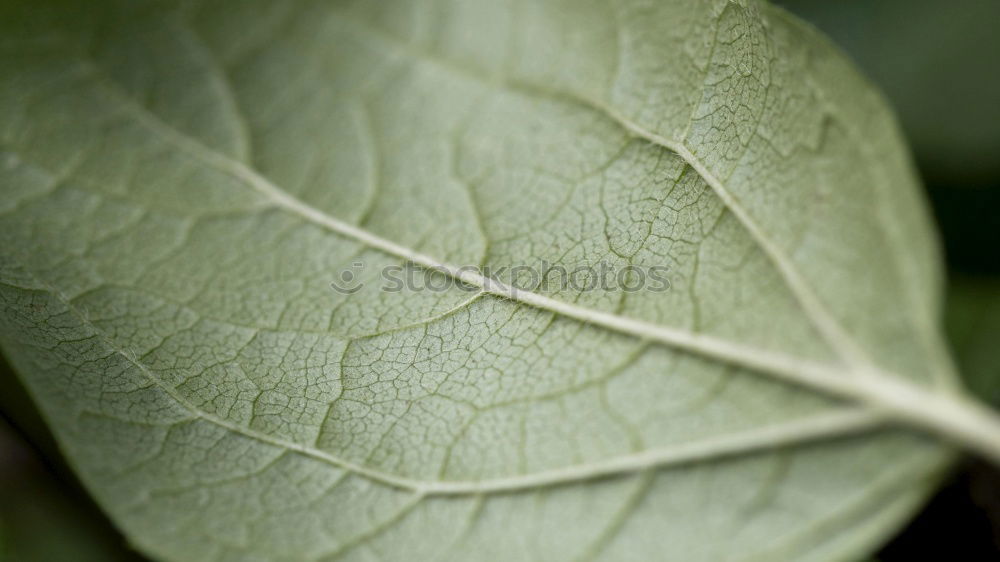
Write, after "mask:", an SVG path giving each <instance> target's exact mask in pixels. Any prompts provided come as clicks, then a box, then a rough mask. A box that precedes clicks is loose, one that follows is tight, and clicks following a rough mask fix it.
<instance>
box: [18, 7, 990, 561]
mask: <svg viewBox="0 0 1000 562" xmlns="http://www.w3.org/2000/svg"><path fill="white" fill-rule="evenodd" d="M0 21H2V22H3V27H4V29H3V34H2V36H0V50H2V51H3V58H2V59H0V61H2V62H0V151H2V155H0V185H2V186H3V189H4V197H3V198H2V199H0V248H2V251H0V279H2V283H3V284H2V285H0V287H2V288H0V299H2V301H3V306H4V314H3V319H2V324H0V341H2V342H3V346H4V348H5V350H6V351H7V352H8V353H9V354H10V356H11V358H12V361H13V363H14V364H15V366H16V367H17V368H18V370H19V372H20V373H21V374H22V376H23V378H24V379H25V381H26V383H27V385H28V387H29V388H30V390H31V392H32V393H33V395H34V396H35V398H36V399H37V400H38V401H39V402H40V404H41V406H42V409H43V411H44V413H45V415H46V416H47V418H48V420H49V422H50V423H51V425H52V426H53V427H54V430H55V433H56V435H57V437H58V439H59V440H60V442H61V444H62V446H63V447H64V449H65V451H66V453H67V455H68V457H69V458H70V459H71V461H72V462H73V463H74V465H75V467H76V469H77V470H78V471H79V473H80V475H81V478H82V479H83V480H84V482H85V483H86V484H87V485H88V487H89V488H90V489H91V490H92V492H93V493H94V495H95V496H96V498H97V499H98V501H99V502H100V503H101V504H102V505H103V506H104V507H105V508H106V509H107V510H108V512H109V513H110V514H111V516H112V518H113V519H114V520H115V521H116V522H117V523H118V524H119V525H120V526H121V527H122V529H123V530H124V531H125V533H126V534H127V535H128V536H129V537H130V539H131V540H132V541H133V542H134V543H135V544H137V545H138V546H139V547H141V548H142V549H143V550H144V551H145V552H147V553H150V554H152V555H154V556H157V557H159V558H162V559H169V560H241V561H244V560H332V559H344V560H376V559H389V560H404V559H406V560H463V561H465V560H547V561H548V560H575V559H587V558H597V559H602V560H644V559H648V560H684V561H686V562H693V561H698V560H710V561H715V560H726V559H747V560H784V559H799V560H841V559H845V558H848V557H855V556H861V555H864V554H866V553H868V552H870V551H871V550H872V549H874V548H875V547H876V546H877V545H878V544H879V543H880V541H882V540H883V539H884V538H885V537H886V536H887V534H889V533H891V532H892V531H893V530H894V529H895V528H896V527H898V526H899V525H900V524H902V522H903V521H905V519H906V518H907V517H908V516H909V515H910V514H911V513H912V512H913V510H914V509H915V508H916V507H917V506H918V505H919V504H920V502H921V501H922V499H923V498H924V497H925V495H926V494H927V493H928V492H929V491H930V490H931V488H932V486H933V484H934V482H935V480H936V478H937V477H938V475H939V474H940V471H941V470H942V468H943V467H944V466H945V465H946V463H947V461H948V459H949V458H950V451H951V449H950V446H948V445H947V444H944V443H942V442H941V441H940V440H939V438H938V437H936V436H945V437H947V438H948V439H950V440H955V441H958V442H961V443H963V444H966V445H968V446H971V447H973V448H976V449H977V450H980V451H983V452H985V453H987V454H992V455H994V456H995V457H996V456H1000V453H998V451H1000V432H998V431H997V430H996V429H995V428H996V427H998V424H997V423H996V421H995V419H994V418H992V414H989V413H987V412H985V411H984V410H982V409H981V407H979V406H977V405H975V404H973V403H971V402H969V401H967V400H966V399H965V398H962V397H960V396H959V395H958V394H957V393H956V392H955V388H954V386H955V383H956V378H955V376H954V375H953V373H952V371H951V369H950V366H949V362H948V358H947V355H946V354H945V353H944V352H943V350H942V349H943V347H942V345H941V344H940V341H939V340H940V337H939V328H938V325H937V324H938V316H939V314H940V310H939V309H940V302H939V292H940V271H939V264H938V261H939V260H938V256H937V253H936V245H935V244H936V243H935V240H934V235H933V233H932V229H931V228H930V226H929V223H928V220H927V213H926V210H925V208H924V205H923V202H922V201H921V199H920V197H919V191H918V189H917V186H916V184H915V180H914V175H913V172H912V170H911V167H910V164H909V161H908V159H907V155H906V152H905V150H904V149H903V147H902V143H901V140H900V138H899V134H898V131H897V128H896V125H895V124H894V122H893V120H892V119H891V117H890V116H889V113H888V111H887V110H886V108H885V107H884V104H883V102H882V100H881V99H880V97H879V96H878V95H877V94H876V93H875V92H873V91H872V89H871V88H870V87H869V86H868V85H867V84H866V83H865V82H864V81H863V80H861V79H860V78H859V77H858V76H857V74H856V73H855V71H854V70H853V69H852V68H851V67H850V65H849V64H848V63H846V62H845V61H844V60H843V58H842V57H841V56H840V55H839V54H838V53H836V52H835V51H834V50H833V49H832V48H831V47H830V45H829V44H828V43H827V42H826V41H825V40H823V39H822V38H820V37H818V36H817V35H816V34H815V32H814V31H812V30H811V29H808V28H806V27H804V26H802V25H801V24H799V23H798V22H797V21H796V20H794V19H792V18H791V17H789V16H787V15H785V14H784V13H783V12H780V11H778V10H777V9H776V8H774V7H772V6H770V5H769V4H767V3H761V2H753V1H748V2H725V1H715V2H707V1H706V2H701V1H699V2H694V1H690V2H688V1H684V2H682V1H658V2H641V1H638V0H634V1H633V0H620V1H611V0H605V1H581V0H574V1H572V2H571V1H569V0H564V1H557V0H545V1H536V0H521V1H516V0H505V1H501V0H476V1H470V0H453V1H438V2H416V1H413V2H405V1H379V2H360V1H359V2H353V3H352V2H338V3H324V2H280V3H277V2H271V3H265V2H240V3H209V2H203V3H202V2H185V3H183V5H175V4H174V3H171V2H156V3H149V4H146V3H134V2H122V3H120V4H114V5H105V4H102V3H96V4H95V3H86V4H82V3H81V4H79V5H71V6H69V7H60V8H53V7H51V6H49V7H39V6H38V5H36V4H31V5H29V7H25V8H23V9H16V8H12V9H9V10H8V13H5V14H2V15H0ZM543 260H544V261H545V262H548V263H550V264H558V265H562V266H565V267H566V268H567V269H569V270H573V269H574V268H577V267H580V266H587V265H591V266H592V265H596V264H601V263H605V264H611V265H613V266H615V267H618V268H622V267H625V266H628V265H633V266H639V267H647V268H648V267H652V266H668V267H669V280H670V289H669V290H668V291H665V292H662V291H660V292H657V291H639V292H635V293H624V292H622V291H618V290H589V291H588V290H574V289H572V288H565V287H548V286H547V287H540V288H536V289H535V290H522V291H515V290H513V289H512V288H511V287H510V286H509V285H506V284H503V283H486V281H487V280H486V279H484V278H483V277H482V276H481V275H479V274H477V273H475V272H471V271H470V270H469V269H461V268H462V266H468V265H484V266H491V267H494V268H499V267H511V266H516V265H535V264H537V263H539V262H541V261H543ZM407 261H410V262H414V263H415V264H417V265H418V266H421V267H424V268H432V269H434V270H436V271H437V273H435V275H436V276H437V277H438V278H439V279H445V278H447V277H448V276H452V277H458V278H460V279H461V280H462V281H463V282H464V283H465V284H464V285H453V286H452V288H451V289H450V290H445V291H427V290H424V291H418V290H409V291H405V292H396V293H393V292H385V291H382V290H381V289H380V286H381V284H380V283H379V279H378V277H379V272H380V271H381V270H382V269H383V268H384V267H387V266H392V265H398V264H401V263H404V262H407ZM353 264H360V265H359V266H358V267H357V268H356V269H357V270H358V272H359V275H360V276H361V280H362V281H365V283H364V285H363V288H362V289H360V290H358V291H357V292H354V293H353V294H341V293H338V292H335V291H333V290H331V288H330V283H331V282H332V281H334V280H336V278H337V276H339V275H340V274H341V272H342V271H344V270H345V269H352V268H354V267H355V266H354V265H353ZM907 427H912V428H915V429H916V430H914V429H906V428H907Z"/></svg>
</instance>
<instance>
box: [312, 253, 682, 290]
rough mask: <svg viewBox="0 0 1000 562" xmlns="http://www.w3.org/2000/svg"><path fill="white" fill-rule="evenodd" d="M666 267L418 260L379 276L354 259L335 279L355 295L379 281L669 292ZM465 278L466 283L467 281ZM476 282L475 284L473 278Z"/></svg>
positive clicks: (436, 286)
mask: <svg viewBox="0 0 1000 562" xmlns="http://www.w3.org/2000/svg"><path fill="white" fill-rule="evenodd" d="M669 271H670V268H669V267H667V266H665V265H654V266H648V267H647V266H638V265H631V264H625V265H619V264H611V263H607V262H599V263H597V264H593V265H578V266H574V267H566V266H563V265H559V264H551V263H549V262H547V261H545V260H542V261H540V262H539V263H537V264H535V265H515V266H499V267H491V266H483V267H478V266H473V265H468V266H464V267H460V268H457V269H456V270H448V269H445V268H429V267H424V266H422V265H419V264H415V263H413V262H406V263H404V264H393V265H387V266H384V267H382V268H381V269H380V270H379V271H378V274H377V275H372V274H371V272H366V265H365V264H364V263H362V262H354V263H352V264H351V266H350V267H348V268H345V269H344V270H343V271H341V272H340V274H339V275H337V277H336V279H335V280H334V281H333V282H331V283H330V287H331V288H332V289H333V290H334V291H336V292H337V293H340V294H345V295H352V294H354V293H356V292H358V291H360V290H361V289H363V288H365V287H366V286H368V285H369V284H372V283H377V284H378V288H379V289H380V290H381V291H383V292H386V293H402V292H412V291H430V292H434V293H443V292H445V291H450V290H454V289H459V290H463V291H469V292H475V291H479V290H485V291H488V292H492V291H494V290H498V291H501V292H512V293H517V292H518V291H528V292H544V293H550V292H563V291H570V292H577V293H583V292H589V291H610V292H624V293H637V292H640V291H650V292H663V291H667V290H669V289H670V280H669V279H668V278H667V273H668V272H669ZM462 279H465V280H466V281H463V280H462ZM469 280H474V281H475V283H470V282H468V281H469Z"/></svg>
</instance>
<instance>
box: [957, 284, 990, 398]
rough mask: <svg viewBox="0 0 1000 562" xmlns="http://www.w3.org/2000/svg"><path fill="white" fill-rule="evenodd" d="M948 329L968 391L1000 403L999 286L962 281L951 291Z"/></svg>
mask: <svg viewBox="0 0 1000 562" xmlns="http://www.w3.org/2000/svg"><path fill="white" fill-rule="evenodd" d="M947 304H948V306H947V308H946V309H945V312H946V315H945V327H946V328H947V333H948V337H949V340H950V342H951V345H952V349H954V352H955V358H956V360H957V361H958V364H959V366H960V367H961V371H962V374H963V375H964V378H965V381H966V383H967V384H968V385H969V389H970V390H972V391H973V392H974V393H975V394H976V395H977V396H979V397H981V398H982V399H984V400H987V401H989V402H990V403H992V404H997V403H1000V362H998V361H997V351H996V342H997V341H998V340H1000V282H997V280H996V279H991V278H981V279H980V278H974V277H968V278H962V277H959V278H958V279H956V280H955V281H954V282H953V283H951V286H950V287H949V290H948V301H947Z"/></svg>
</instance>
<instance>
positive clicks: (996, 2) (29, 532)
mask: <svg viewBox="0 0 1000 562" xmlns="http://www.w3.org/2000/svg"><path fill="white" fill-rule="evenodd" d="M691 1H698V0H691ZM775 3H777V4H779V5H781V6H783V7H785V8H786V9H788V10H790V11H792V12H793V13H796V14H798V15H799V16H800V17H802V18H803V19H805V20H806V21H808V22H811V23H812V24H813V25H815V26H816V27H818V28H819V29H821V30H822V31H824V32H825V33H826V34H827V35H828V36H829V37H830V38H831V39H832V40H833V41H834V42H835V43H837V44H838V45H840V47H841V48H842V49H843V50H844V51H846V52H847V54H848V55H849V56H850V57H851V58H852V59H854V61H855V62H856V63H857V64H858V66H859V67H860V68H861V69H862V71H863V72H864V73H865V74H867V75H868V77H869V78H870V79H871V80H872V81H873V82H875V83H876V84H877V85H878V86H879V87H880V88H881V89H882V91H884V92H885V94H886V96H887V97H888V98H889V101H890V102H891V103H892V105H893V106H894V107H895V108H896V112H897V114H898V116H899V119H900V121H901V123H902V126H903V129H904V131H905V132H906V135H907V137H908V138H909V141H910V145H911V147H912V149H913V153H914V157H915V160H916V164H917V166H918V168H919V170H920V173H921V176H922V177H923V180H924V184H925V186H926V189H927V195H928V199H929V201H930V203H931V206H932V208H933V211H934V215H935V218H936V220H937V222H938V225H939V228H940V231H941V238H942V242H943V246H944V249H945V252H946V258H947V265H948V272H949V290H948V300H947V311H946V318H945V321H946V327H947V331H948V336H949V340H950V342H951V345H952V348H953V351H954V354H955V357H956V360H957V361H958V363H959V364H960V367H961V368H962V371H963V375H964V376H965V377H966V379H967V383H968V386H969V387H970V388H971V389H972V390H973V391H974V392H975V393H977V394H978V395H979V396H980V397H982V398H984V399H986V400H989V401H990V402H992V403H993V404H994V405H998V406H1000V360H998V359H1000V0H954V1H949V2H945V1H941V0H836V1H831V0H778V1H776V2H775ZM30 404H31V403H30V400H29V399H28V397H27V395H26V394H25V392H24V390H23V388H22V387H21V386H20V385H19V384H18V383H17V381H16V380H15V378H14V376H13V373H12V372H11V371H10V367H9V366H7V365H6V364H5V363H0V561H4V562H8V561H9V562H64V561H78V562H91V561H94V562H97V561H102V562H103V561H108V562H115V561H140V560H143V558H142V557H141V556H139V555H137V554H135V553H134V552H132V551H131V550H130V549H129V547H128V545H127V543H126V542H125V539H124V538H123V537H122V536H121V535H120V534H118V533H117V532H116V531H115V529H114V528H113V527H112V525H111V524H110V522H109V521H108V520H107V518H106V517H104V515H103V514H102V513H101V512H100V511H99V510H98V509H97V507H96V505H94V503H93V501H92V500H90V498H89V497H88V496H87V494H86V492H85V491H84V490H83V489H82V487H81V486H80V484H79V482H78V481H77V480H76V479H75V477H74V476H73V473H72V471H71V470H70V468H69V467H68V466H67V465H66V463H65V460H64V459H63V458H62V457H61V456H60V455H59V452H58V450H57V448H56V445H55V442H54V441H53V440H52V437H51V435H50V434H49V433H48V431H47V429H46V428H45V425H44V423H43V421H42V420H41V419H40V418H39V416H38V414H37V412H36V411H35V410H34V409H33V407H32V406H31V405H30ZM956 552H963V555H962V559H963V560H966V561H976V560H1000V471H998V470H997V469H996V468H994V467H991V466H989V465H987V464H986V463H983V462H981V461H978V460H976V459H968V460H966V461H964V462H963V463H962V464H961V465H960V466H959V467H957V469H956V471H955V473H954V474H953V475H952V476H951V477H950V478H949V479H948V480H947V481H946V482H945V485H944V487H943V488H942V489H941V491H940V492H938V493H937V495H935V496H934V497H933V498H932V500H931V501H930V503H929V504H928V506H927V508H926V509H925V510H924V511H923V512H922V513H921V514H920V515H918V516H917V517H916V519H914V520H913V522H911V523H910V524H909V525H908V526H907V527H906V528H904V529H903V530H902V531H901V532H900V534H899V535H898V536H897V537H896V538H894V539H893V540H892V541H891V542H890V543H888V544H887V545H886V546H885V547H884V548H883V549H882V550H881V551H880V552H879V553H877V555H876V558H877V559H878V560H881V561H883V562H894V561H903V560H906V561H910V560H913V559H931V560H933V559H942V560H945V559H953V558H954V557H955V553H956ZM965 553H968V554H965ZM917 557H920V558H917ZM939 557H940V558H939Z"/></svg>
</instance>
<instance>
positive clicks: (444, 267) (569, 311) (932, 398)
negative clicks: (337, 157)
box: [95, 75, 1000, 461]
mask: <svg viewBox="0 0 1000 562" xmlns="http://www.w3.org/2000/svg"><path fill="white" fill-rule="evenodd" d="M95 78H96V81H95V82H96V84H97V85H98V86H99V87H103V89H104V90H105V91H106V92H107V93H108V95H109V96H110V97H111V99H112V100H115V101H117V102H118V103H119V104H120V105H121V106H122V107H124V108H125V109H126V110H128V111H129V113H131V114H132V115H133V116H134V117H135V119H136V120H137V121H138V122H139V123H140V124H142V125H143V126H145V127H147V128H148V129H150V130H151V131H152V132H154V133H155V134H157V135H159V136H160V137H162V138H163V139H164V141H166V142H168V143H170V144H172V145H174V146H175V147H177V148H178V149H180V150H183V151H185V152H187V153H189V154H191V155H192V156H193V157H194V158H196V159H198V160H199V161H201V162H203V163H205V164H206V165H208V166H210V167H212V168H214V169H216V170H218V171H220V172H223V173H226V174H228V175H230V176H232V177H234V178H236V179H238V180H240V181H242V182H244V183H246V184H247V185H248V186H249V187H250V188H252V189H253V190H255V191H257V192H258V193H260V194H262V195H264V196H265V197H266V198H267V199H268V200H269V201H270V202H271V203H272V204H273V205H275V206H276V207H278V208H282V209H284V210H286V211H288V212H290V213H292V214H294V215H297V216H299V217H301V218H302V219H304V220H306V221H308V222H310V223H312V224H315V225H317V226H320V227H322V228H324V229H327V230H329V231H331V232H333V233H336V234H339V235H341V236H344V237H347V238H351V239H353V240H355V241H357V242H360V243H362V244H365V245H367V246H369V247H371V248H374V249H378V250H380V251H383V252H386V253H388V254H390V255H394V256H396V257H398V258H400V259H404V260H408V261H411V262H413V263H415V264H418V265H421V266H423V267H426V268H430V269H435V270H438V271H441V272H442V273H445V274H447V275H449V276H451V277H453V278H455V279H457V280H460V281H462V282H463V283H466V284H469V285H472V286H475V287H478V288H480V289H481V290H482V291H483V292H485V293H489V294H492V295H495V296H498V297H501V298H505V299H509V300H513V301H516V302H521V303H524V304H527V305H530V306H533V307H535V308H538V309H543V310H547V311H550V312H553V313H555V314H558V315H561V316H565V317H567V318H572V319H575V320H577V321H580V322H584V323H588V324H593V325H596V326H600V327H603V328H606V329H609V330H613V331H616V332H620V333H624V334H628V335H631V336H634V337H637V338H639V339H643V340H650V341H653V342H657V343H660V344H663V345H666V346H669V347H673V348H676V349H680V350H683V351H686V352H689V353H693V354H698V355H702V356H704V357H707V358H711V359H715V360H718V361H721V362H725V363H729V364H733V365H736V366H740V367H743V368H746V369H749V370H751V371H754V372H758V373H762V374H766V375H768V376H771V377H772V378H775V379H778V380H782V381H785V382H789V383H792V384H795V385H799V386H803V387H806V388H810V389H813V390H816V391H819V392H822V393H825V394H829V395H832V396H836V397H840V398H846V399H849V400H851V401H853V402H857V403H859V404H860V405H862V406H863V407H866V408H873V409H874V410H875V414H877V416H878V417H880V418H889V419H895V420H896V421H900V422H903V423H904V424H906V425H911V426H916V427H920V428H923V429H925V430H928V431H929V432H931V433H934V434H938V435H942V436H947V437H949V438H952V439H955V440H957V441H959V442H961V443H963V444H965V445H967V446H969V447H971V448H973V449H976V450H978V451H980V452H981V453H983V454H984V455H986V456H988V457H990V458H993V459H996V460H998V461H1000V418H998V417H997V416H996V415H995V414H994V413H993V412H991V411H989V410H988V409H986V408H983V407H982V406H980V405H979V404H977V403H975V402H973V401H971V400H969V399H966V398H964V397H962V396H956V395H951V394H949V395H938V394H935V393H932V392H928V391H927V390H926V389H923V388H921V387H918V386H917V385H915V384H913V383H912V382H910V381H908V380H906V379H904V378H903V377H901V376H899V375H897V374H894V373H890V372H886V371H884V370H881V369H879V368H878V367H875V366H873V365H871V364H869V363H866V362H865V363H860V364H859V363H857V362H856V361H851V362H850V366H849V367H848V366H843V367H841V366H830V365H825V364H820V363H816V362H813V361H806V360H803V359H799V358H795V357H792V356H788V355H785V354H781V353H774V352H770V351H765V350H762V349H758V348H754V347H749V346H745V345H741V344H738V343H735V342H732V341H728V340H724V339H720V338H715V337H712V336H706V335H703V334H696V333H691V332H687V331H684V330H680V329H676V328H671V327H668V326H661V325H658V324H653V323H650V322H644V321H641V320H636V319H632V318H627V317H622V316H619V315H616V314H611V313H607V312H602V311H598V310H592V309H588V308H585V307H581V306H578V305H575V304H570V303H565V302H562V301H559V300H556V299H553V298H551V297H547V296H544V295H541V294H538V293H534V292H530V291H522V290H519V289H517V288H514V287H512V286H510V285H507V284H504V283H501V282H498V281H496V280H494V279H489V278H486V277H484V276H483V275H482V274H480V273H478V272H476V271H469V270H468V268H462V267H459V266H454V265H451V264H447V263H443V262H440V261H438V260H436V259H434V258H433V257H431V256H429V255H426V254H423V253H420V252H417V251H415V250H413V249H410V248H407V247H405V246H402V245H400V244H397V243H396V242H393V241H392V240H388V239H386V238H382V237H380V236H378V235H376V234H373V233H371V232H369V231H367V230H365V229H363V228H360V227H358V226H355V225H352V224H349V223H346V222H344V221H341V220H339V219H337V218H335V217H332V216H330V215H328V214H326V213H324V212H323V211H321V210H319V209H317V208H315V207H312V206H310V205H308V204H306V203H305V202H303V201H301V200H299V199H297V198H295V197H293V196H292V195H290V194H289V193H288V192H286V191H284V190H282V189H281V188H279V187H278V186H276V185H274V184H273V183H271V182H270V180H268V179H267V178H265V177H263V176H261V175H260V174H258V173H257V172H256V171H254V170H253V169H251V168H249V167H248V166H246V165H245V164H243V163H241V162H238V161H236V160H233V159H232V158H230V157H228V156H226V155H223V154H221V153H218V152H216V151H214V150H212V149H210V148H208V147H207V146H205V145H203V144H201V143H200V142H198V141H197V140H194V139H192V138H190V137H189V136H187V135H185V134H184V133H182V132H180V131H178V130H176V129H174V128H173V127H172V126H171V125H169V124H167V123H166V122H164V121H163V120H162V119H160V118H159V117H158V116H156V115H155V114H153V113H151V112H149V111H148V110H147V109H146V108H144V107H142V106H140V105H138V104H137V103H135V102H134V101H133V100H131V98H130V97H129V96H128V95H126V94H125V93H124V92H121V91H120V90H119V89H118V87H117V85H115V84H114V83H113V82H112V81H111V80H110V79H107V78H105V79H103V80H102V79H101V76H100V75H98V76H95ZM580 103H589V102H586V100H583V101H581V102H580ZM594 108H595V109H597V110H602V111H604V112H605V113H606V114H607V115H609V117H611V118H615V117H614V115H613V114H611V113H608V112H607V110H606V109H602V108H600V107H599V106H594ZM618 122H619V124H620V125H621V126H623V127H626V128H627V129H628V130H629V131H631V132H633V133H635V134H645V135H648V136H649V138H648V140H650V142H654V143H657V144H659V145H660V146H662V147H663V148H665V149H667V150H671V151H674V152H676V153H677V154H678V155H679V156H681V157H682V158H685V159H686V160H688V163H689V164H691V166H692V168H694V169H695V170H697V171H699V173H703V177H705V175H708V176H710V177H709V178H705V179H706V181H707V182H710V183H712V182H714V183H716V184H717V187H716V189H717V190H721V191H722V192H723V193H724V194H725V196H726V197H724V200H727V199H726V198H728V201H727V203H728V202H732V203H735V200H733V199H732V198H731V196H729V194H728V192H726V191H725V189H724V186H722V184H721V182H719V181H718V180H717V179H714V177H711V175H710V174H708V170H707V169H706V168H705V166H704V165H703V164H701V163H700V162H699V161H698V160H697V158H695V157H694V155H693V154H692V153H691V152H690V151H689V150H688V149H687V148H686V147H684V146H683V145H679V144H678V143H674V142H672V141H669V140H667V139H663V138H661V137H657V136H656V135H653V134H651V133H649V132H647V131H644V130H643V129H641V128H639V127H638V126H634V125H630V124H629V123H628V121H625V120H621V119H619V120H618ZM710 178H711V179H710ZM758 242H759V241H758ZM771 246H772V247H773V245H771ZM765 249H766V248H765ZM777 255H778V256H779V257H780V254H777ZM781 263H782V264H783V265H782V267H783V271H788V272H791V273H792V274H793V275H794V277H793V278H794V279H798V280H801V278H800V277H799V276H798V274H797V271H796V270H795V269H794V267H793V266H792V264H791V262H790V261H788V260H782V262H781ZM796 286H798V287H800V289H805V290H806V293H805V294H806V295H810V294H811V291H808V286H806V285H805V284H804V283H802V282H800V283H795V284H794V285H791V288H792V289H793V290H795V287H796ZM796 294H797V295H799V293H796ZM815 304H816V305H818V301H815ZM804 306H805V305H804ZM812 309H813V306H806V311H807V313H809V310H812ZM817 310H819V311H820V312H822V310H823V309H822V308H821V307H820V308H819V309H817ZM824 317H825V318H827V319H828V320H829V317H828V316H824ZM812 319H813V320H815V318H812ZM831 321H832V320H831ZM823 323H824V322H823V321H820V324H821V325H822V324H823ZM832 325H833V326H834V327H835V328H836V327H837V326H836V324H835V323H833V324H832ZM837 331H839V328H837V329H836V330H834V332H833V333H836V332H837ZM822 333H823V334H824V335H825V336H826V337H828V338H830V337H831V336H830V333H831V332H829V331H827V330H822ZM845 337H846V336H845ZM837 341H838V340H837V339H836V337H834V338H832V339H831V344H832V345H834V346H835V348H838V349H839V347H838V343H837Z"/></svg>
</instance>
